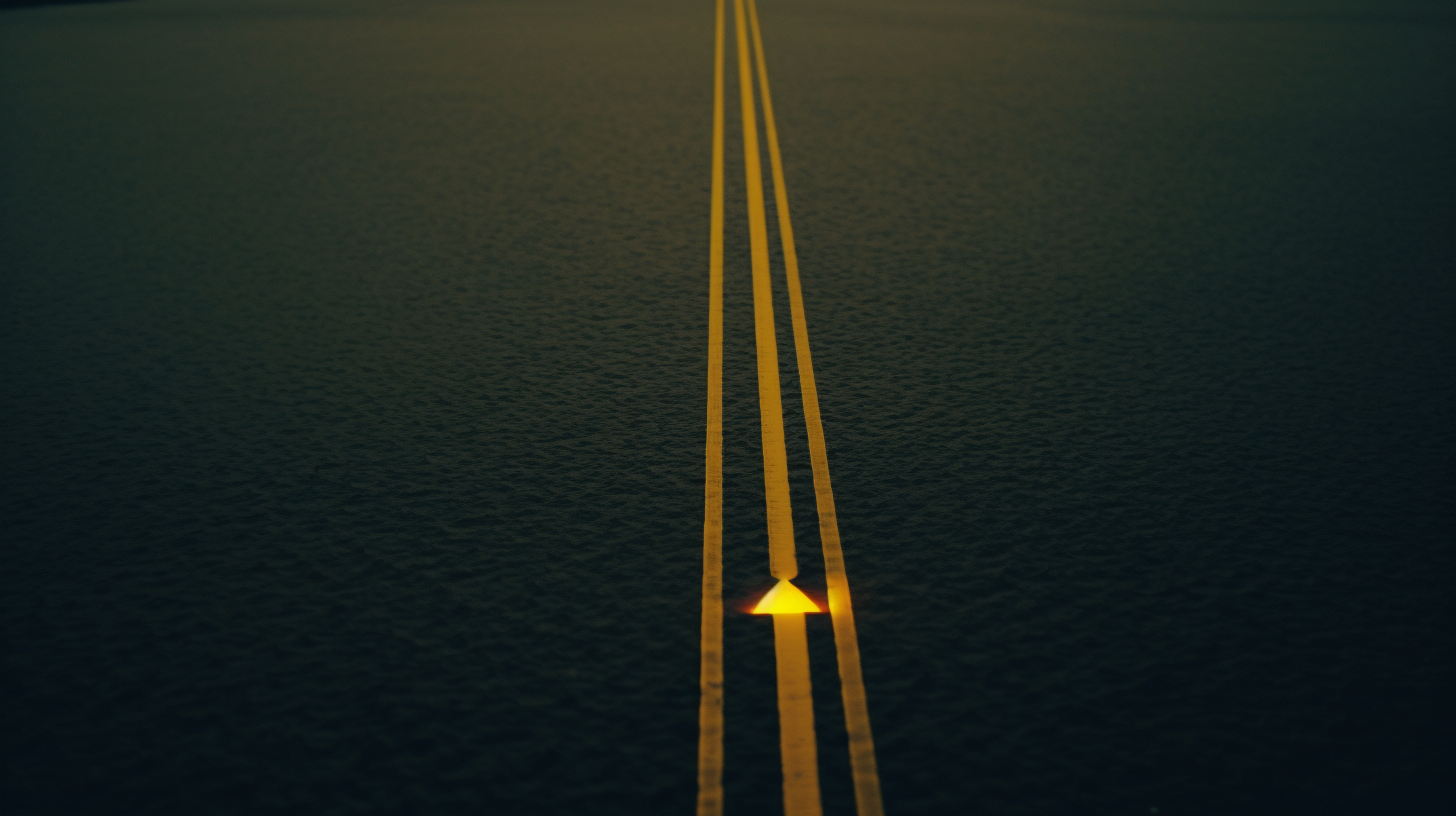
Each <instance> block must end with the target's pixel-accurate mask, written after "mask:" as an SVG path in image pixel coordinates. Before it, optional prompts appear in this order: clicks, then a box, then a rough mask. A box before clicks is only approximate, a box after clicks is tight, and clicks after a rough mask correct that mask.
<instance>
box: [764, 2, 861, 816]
mask: <svg viewBox="0 0 1456 816" xmlns="http://www.w3.org/2000/svg"><path fill="white" fill-rule="evenodd" d="M748 9H749V16H750V18H751V21H752V24H753V43H754V50H755V51H756V52H757V55H758V80H759V90H760V92H761V95H762V99H763V119H764V126H765V130H766V131H767V135H768V154H769V163H770V165H771V167H772V170H773V181H774V203H775V208H776V209H777V210H778V217H779V235H780V237H781V238H782V241H783V248H784V268H785V272H786V276H787V278H788V288H789V312H790V315H791V316H792V318H793V324H794V351H795V355H796V356H797V359H798V364H799V390H800V392H801V393H802V394H803V399H804V424H805V425H806V426H807V427H808V433H809V463H810V466H811V468H812V470H813V473H814V499H815V503H816V504H817V505H818V510H819V538H820V540H821V542H822V543H823V546H824V574H825V581H826V583H827V584H828V589H829V614H830V617H831V618H832V619H833V624H834V648H835V651H836V653H837V656H838V659H839V687H840V691H841V694H842V695H843V698H844V723H845V728H846V730H847V731H848V732H849V761H850V768H851V772H852V774H853V777H854V796H855V805H856V809H857V813H858V816H883V814H884V812H885V811H884V804H883V802H882V800H881V798H880V774H879V769H878V768H877V766H876V762H875V742H874V737H873V734H872V732H871V730H870V712H869V704H868V701H867V699H866V696H865V687H864V677H863V675H862V673H861V671H860V659H859V636H858V634H857V633H856V632H855V627H854V608H853V605H852V604H851V602H850V596H849V576H848V574H847V573H846V571H845V567H844V550H843V548H842V547H841V545H840V541H839V520H838V518H837V516H836V515H835V511H834V489H833V487H832V486H831V484H830V481H829V454H828V451H827V449H826V447H825V444H824V424H823V422H822V421H821V420H820V417H819V389H818V387H817V386H816V385H815V382H814V361H813V358H812V356H811V355H810V353H809V326H808V322H807V321H806V320H805V318H804V295H803V292H802V289H801V287H800V285H799V258H798V255H797V254H796V252H795V250H794V229H793V225H792V223H791V222H790V219H789V194H788V189H787V187H786V186H785V184H784V163H783V156H782V154H781V153H780V151H779V136H778V127H777V125H776V123H775V121H774V113H773V97H772V96H771V95H770V93H769V84H768V66H767V64H766V62H765V60H764V55H763V35H762V32H761V30H760V28H759V24H758V7H757V4H756V3H755V2H754V0H748Z"/></svg>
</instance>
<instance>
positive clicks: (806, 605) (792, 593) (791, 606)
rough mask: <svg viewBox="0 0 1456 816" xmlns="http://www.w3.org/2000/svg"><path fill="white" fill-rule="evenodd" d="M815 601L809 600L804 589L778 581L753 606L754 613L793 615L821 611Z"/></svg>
mask: <svg viewBox="0 0 1456 816" xmlns="http://www.w3.org/2000/svg"><path fill="white" fill-rule="evenodd" d="M822 611H823V610H822V609H820V608H819V607H818V606H817V605H815V603H814V602H813V601H811V600H809V596H808V595H805V594H804V591H803V590H801V589H799V588H798V587H796V586H794V585H793V584H791V583H789V582H788V581H783V580H781V581H779V582H778V583H777V584H774V588H773V589H770V590H769V591H768V594H767V595H764V596H763V600H761V601H759V602H758V606H755V607H754V608H753V614H755V615H793V614H802V613H804V612H822Z"/></svg>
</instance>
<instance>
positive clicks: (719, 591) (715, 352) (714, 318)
mask: <svg viewBox="0 0 1456 816" xmlns="http://www.w3.org/2000/svg"><path fill="white" fill-rule="evenodd" d="M723 57H724V54H723V0H718V14H717V21H716V27H715V30H714V32H713V193H712V195H713V202H712V205H711V215H710V217H709V221H710V222H711V223H710V226H709V228H708V439H707V445H706V448H707V451H706V458H707V468H706V473H707V475H706V477H705V478H704V483H703V622H702V648H701V651H700V657H701V660H700V665H699V694H700V697H699V700H698V816H722V814H723V127H724V126H723Z"/></svg>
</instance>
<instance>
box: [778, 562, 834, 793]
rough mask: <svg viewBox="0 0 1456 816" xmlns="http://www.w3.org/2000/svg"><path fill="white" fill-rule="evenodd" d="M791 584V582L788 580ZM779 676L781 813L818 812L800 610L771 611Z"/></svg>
mask: <svg viewBox="0 0 1456 816" xmlns="http://www.w3.org/2000/svg"><path fill="white" fill-rule="evenodd" d="M788 586H792V584H788ZM773 621H774V657H775V661H776V662H777V664H778V679H779V755H780V756H781V757H782V762H783V768H784V816H820V814H821V813H822V811H821V809H820V805H819V759H818V750H817V748H816V746H815V744H814V691H813V688H812V687H811V686H810V684H809V639H808V636H807V635H806V634H805V632H804V613H802V612H799V613H789V614H784V615H774V616H773Z"/></svg>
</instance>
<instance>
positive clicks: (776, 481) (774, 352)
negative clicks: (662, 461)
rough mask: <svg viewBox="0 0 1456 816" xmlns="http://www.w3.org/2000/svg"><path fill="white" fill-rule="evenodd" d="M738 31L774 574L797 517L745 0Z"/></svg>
mask: <svg viewBox="0 0 1456 816" xmlns="http://www.w3.org/2000/svg"><path fill="white" fill-rule="evenodd" d="M733 13H734V20H735V22H736V24H737V28H736V31H737V32H738V37H737V39H738V91H739V93H738V95H739V101H740V102H741V107H742V111H743V165H744V167H743V171H744V175H745V176H746V178H747V182H748V242H749V250H750V255H751V256H752V259H753V328H754V337H755V339H756V341H757V346H758V410H759V417H760V422H759V428H760V432H761V434H762V436H763V487H764V501H765V502H766V503H767V505H768V564H769V572H770V573H771V574H772V575H773V576H774V577H775V578H782V579H784V580H788V579H790V578H793V577H794V576H795V575H798V574H799V565H798V561H797V560H796V559H795V558H794V519H793V515H792V511H791V509H790V506H789V461H788V454H787V453H785V451H784V408H783V403H782V402H781V397H780V394H779V349H778V342H777V341H776V340H775V339H774V319H773V288H772V284H771V283H770V279H769V269H768V216H767V214H766V213H765V211H764V205H763V165H762V164H761V162H760V160H759V157H758V119H757V117H756V116H755V115H754V110H753V73H752V69H751V68H750V57H749V53H748V26H747V24H746V22H745V20H744V16H743V0H733Z"/></svg>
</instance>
